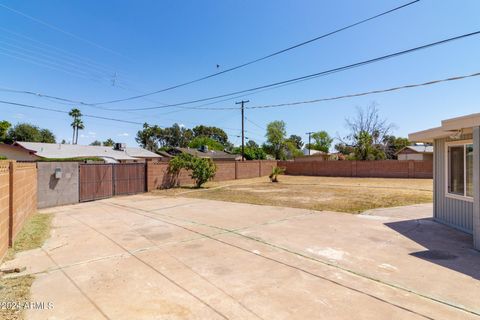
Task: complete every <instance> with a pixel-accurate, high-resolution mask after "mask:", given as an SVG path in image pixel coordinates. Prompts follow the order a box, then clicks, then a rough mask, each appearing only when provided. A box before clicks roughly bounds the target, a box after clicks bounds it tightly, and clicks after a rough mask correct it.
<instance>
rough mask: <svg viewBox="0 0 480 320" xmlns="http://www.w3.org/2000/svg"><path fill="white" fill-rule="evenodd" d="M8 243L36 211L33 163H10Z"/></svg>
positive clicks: (35, 184)
mask: <svg viewBox="0 0 480 320" xmlns="http://www.w3.org/2000/svg"><path fill="white" fill-rule="evenodd" d="M10 181H11V186H10V203H11V206H10V233H11V235H10V245H12V244H13V241H14V240H15V237H16V236H17V235H18V233H19V232H20V230H21V229H22V227H23V225H24V224H25V221H26V220H27V219H28V218H29V217H30V216H31V215H32V214H34V213H35V212H36V211H37V167H36V164H35V163H15V162H11V163H10Z"/></svg>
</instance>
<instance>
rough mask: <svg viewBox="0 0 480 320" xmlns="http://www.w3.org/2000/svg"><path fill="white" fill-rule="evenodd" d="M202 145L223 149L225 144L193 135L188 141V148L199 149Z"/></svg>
mask: <svg viewBox="0 0 480 320" xmlns="http://www.w3.org/2000/svg"><path fill="white" fill-rule="evenodd" d="M202 146H207V147H208V149H210V150H218V151H222V150H223V149H225V146H224V145H223V144H221V143H220V142H218V141H217V140H214V139H212V138H209V137H204V136H199V137H195V138H193V139H192V140H191V141H190V142H189V143H188V147H189V148H195V149H200V148H201V147H202Z"/></svg>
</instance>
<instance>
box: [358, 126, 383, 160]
mask: <svg viewBox="0 0 480 320" xmlns="http://www.w3.org/2000/svg"><path fill="white" fill-rule="evenodd" d="M373 139H374V138H373V137H372V136H371V135H370V134H369V133H368V132H366V131H362V132H360V133H359V136H358V137H356V141H357V145H356V146H355V151H354V155H355V160H383V159H385V158H386V156H385V152H384V151H383V150H382V149H381V147H380V146H379V145H375V144H373Z"/></svg>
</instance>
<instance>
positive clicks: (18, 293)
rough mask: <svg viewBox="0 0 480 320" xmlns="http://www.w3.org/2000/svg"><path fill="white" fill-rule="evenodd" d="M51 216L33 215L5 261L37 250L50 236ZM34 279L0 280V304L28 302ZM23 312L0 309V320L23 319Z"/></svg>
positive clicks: (29, 277)
mask: <svg viewBox="0 0 480 320" xmlns="http://www.w3.org/2000/svg"><path fill="white" fill-rule="evenodd" d="M52 217H53V215H52V214H34V215H33V216H32V217H30V219H28V221H27V222H26V223H25V225H24V226H23V228H22V231H20V233H19V234H18V236H17V239H16V240H15V242H14V245H13V248H10V249H9V250H8V252H7V255H6V256H5V259H4V260H5V261H6V260H11V259H13V258H14V257H15V253H17V252H21V251H25V250H31V249H35V248H39V247H41V246H42V245H43V243H44V242H45V240H46V239H47V238H48V237H49V236H50V225H51V221H52ZM34 279H35V277H33V276H31V275H26V276H19V277H9V278H1V279H0V302H2V301H5V302H28V301H29V298H30V287H31V286H32V283H33V280H34ZM23 314H24V313H23V310H21V309H16V308H0V319H7V320H20V319H23Z"/></svg>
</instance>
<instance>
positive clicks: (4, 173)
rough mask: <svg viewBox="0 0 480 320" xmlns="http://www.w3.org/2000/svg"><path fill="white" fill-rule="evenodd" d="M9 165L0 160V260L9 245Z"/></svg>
mask: <svg viewBox="0 0 480 320" xmlns="http://www.w3.org/2000/svg"><path fill="white" fill-rule="evenodd" d="M9 212H10V163H9V162H8V161H2V160H0V260H1V259H2V257H3V256H4V255H5V253H6V252H7V249H8V243H9V229H10V227H9V221H10V218H9Z"/></svg>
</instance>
